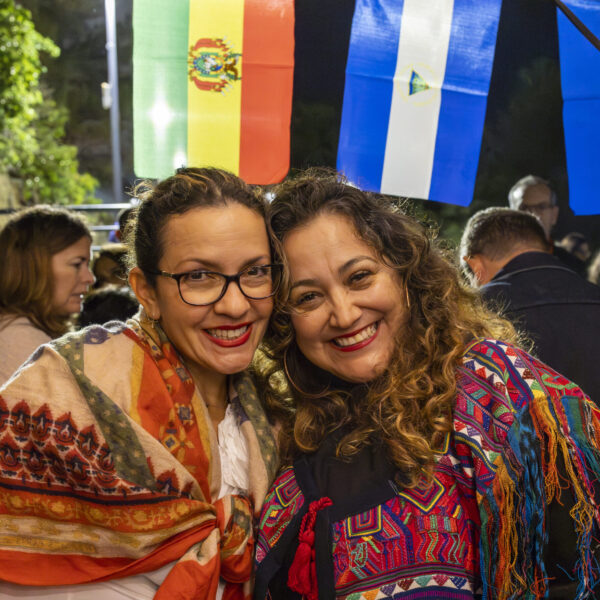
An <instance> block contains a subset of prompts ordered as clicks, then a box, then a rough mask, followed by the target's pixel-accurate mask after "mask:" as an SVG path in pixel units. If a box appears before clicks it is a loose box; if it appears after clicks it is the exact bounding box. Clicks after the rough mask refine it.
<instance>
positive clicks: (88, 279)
mask: <svg viewBox="0 0 600 600" xmlns="http://www.w3.org/2000/svg"><path fill="white" fill-rule="evenodd" d="M82 279H83V283H85V284H87V285H92V284H93V283H94V282H95V281H96V278H95V277H94V274H93V273H92V270H91V269H90V266H89V265H84V267H83V273H82Z"/></svg>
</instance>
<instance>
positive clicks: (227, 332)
mask: <svg viewBox="0 0 600 600" xmlns="http://www.w3.org/2000/svg"><path fill="white" fill-rule="evenodd" d="M248 327H250V325H244V327H239V328H238V329H207V331H208V333H209V334H210V335H212V337H216V338H219V339H220V340H235V339H236V338H239V337H240V336H242V335H244V334H245V333H246V331H248Z"/></svg>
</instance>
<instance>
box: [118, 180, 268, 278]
mask: <svg viewBox="0 0 600 600" xmlns="http://www.w3.org/2000/svg"><path fill="white" fill-rule="evenodd" d="M135 195H136V197H137V198H139V199H140V204H139V205H138V206H137V207H136V208H135V222H134V224H133V225H132V226H131V228H128V229H129V236H128V239H127V241H128V245H129V252H130V255H129V263H130V266H132V267H133V266H138V267H139V268H140V269H142V271H144V274H145V276H146V278H147V280H148V282H149V283H150V284H151V285H155V283H156V275H155V274H153V271H156V270H157V269H158V263H159V262H160V259H161V258H162V255H163V252H164V248H163V231H164V228H165V226H166V225H167V223H168V221H169V219H170V217H172V216H174V215H182V214H184V213H186V212H187V211H188V210H191V209H193V208H203V207H208V206H226V205H227V204H229V203H231V202H234V203H237V204H241V205H243V206H246V207H247V208H249V209H251V210H253V211H255V212H257V213H258V214H259V215H261V216H262V217H263V218H264V216H265V206H266V203H265V200H264V198H263V195H262V192H261V190H260V188H258V187H252V186H249V185H248V184H247V183H245V182H244V181H242V179H240V178H239V177H237V176H236V175H233V173H229V172H228V171H224V170H222V169H214V168H201V169H199V168H185V169H178V170H177V172H176V173H175V175H173V176H172V177H169V178H168V179H165V180H164V181H161V182H159V183H158V184H156V185H154V184H153V183H152V182H149V181H145V182H142V183H141V184H139V185H138V186H136V188H135Z"/></svg>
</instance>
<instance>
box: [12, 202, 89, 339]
mask: <svg viewBox="0 0 600 600" xmlns="http://www.w3.org/2000/svg"><path fill="white" fill-rule="evenodd" d="M82 237H88V238H90V240H91V238H92V236H91V233H90V230H89V229H88V227H87V225H86V224H85V221H84V220H83V218H82V217H81V216H79V215H78V214H76V213H74V212H72V211H69V210H67V209H65V208H62V207H57V206H45V205H38V206H34V207H31V208H26V209H24V210H22V211H19V212H18V213H16V214H14V215H12V216H11V217H10V218H9V219H8V221H7V222H6V224H5V225H4V227H3V229H2V231H1V232H0V256H1V257H2V261H3V265H2V268H1V269H0V314H2V315H15V316H23V317H27V318H28V319H29V320H30V321H31V322H32V323H33V324H34V325H35V326H36V327H38V328H39V329H41V330H43V331H45V332H46V333H47V334H48V335H49V336H50V337H57V336H59V335H61V334H62V333H64V332H65V331H66V329H67V320H68V319H66V318H64V317H61V316H58V315H56V314H54V312H53V308H52V297H53V294H54V277H53V272H52V257H53V256H54V255H55V254H57V253H58V252H61V251H62V250H64V249H65V248H68V247H69V246H72V245H73V244H74V243H76V242H77V241H79V240H80V239H81V238H82Z"/></svg>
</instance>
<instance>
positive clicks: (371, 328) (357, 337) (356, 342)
mask: <svg viewBox="0 0 600 600" xmlns="http://www.w3.org/2000/svg"><path fill="white" fill-rule="evenodd" d="M379 323H380V321H376V322H375V323H371V324H370V325H367V326H366V327H364V328H363V329H359V330H358V331H353V332H352V333H348V334H346V335H341V336H339V337H336V338H333V339H332V340H331V343H332V345H333V347H334V348H335V349H336V350H341V351H342V352H352V351H353V350H360V349H361V348H364V347H365V346H366V345H367V344H370V343H371V342H372V341H373V340H374V339H375V337H376V336H377V332H378V331H379Z"/></svg>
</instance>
